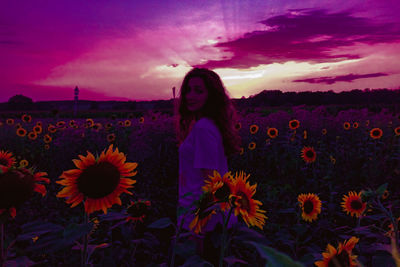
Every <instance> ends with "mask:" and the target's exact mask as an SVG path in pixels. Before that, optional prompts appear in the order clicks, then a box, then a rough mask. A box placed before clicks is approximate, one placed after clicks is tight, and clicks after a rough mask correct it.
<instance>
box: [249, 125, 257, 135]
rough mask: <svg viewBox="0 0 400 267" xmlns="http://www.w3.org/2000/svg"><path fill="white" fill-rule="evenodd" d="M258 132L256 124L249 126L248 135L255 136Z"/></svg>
mask: <svg viewBox="0 0 400 267" xmlns="http://www.w3.org/2000/svg"><path fill="white" fill-rule="evenodd" d="M257 132H258V126H257V124H252V125H251V126H250V133H251V134H256V133H257Z"/></svg>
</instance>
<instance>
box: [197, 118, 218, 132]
mask: <svg viewBox="0 0 400 267" xmlns="http://www.w3.org/2000/svg"><path fill="white" fill-rule="evenodd" d="M195 127H196V128H203V129H204V128H207V129H218V128H217V126H216V125H215V122H214V121H213V120H212V119H210V118H207V117H203V118H201V119H199V120H198V121H197V122H196V124H195Z"/></svg>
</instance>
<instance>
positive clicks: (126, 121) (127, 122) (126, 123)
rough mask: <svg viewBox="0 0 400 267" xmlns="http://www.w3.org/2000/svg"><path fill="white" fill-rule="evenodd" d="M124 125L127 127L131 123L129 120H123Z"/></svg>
mask: <svg viewBox="0 0 400 267" xmlns="http://www.w3.org/2000/svg"><path fill="white" fill-rule="evenodd" d="M124 125H125V127H129V126H131V125H132V122H131V121H130V120H125V122H124Z"/></svg>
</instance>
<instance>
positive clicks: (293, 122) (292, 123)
mask: <svg viewBox="0 0 400 267" xmlns="http://www.w3.org/2000/svg"><path fill="white" fill-rule="evenodd" d="M299 127H300V122H299V121H298V120H296V119H293V120H291V121H289V128H290V129H292V130H296V129H297V128H299Z"/></svg>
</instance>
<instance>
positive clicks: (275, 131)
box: [267, 127, 278, 138]
mask: <svg viewBox="0 0 400 267" xmlns="http://www.w3.org/2000/svg"><path fill="white" fill-rule="evenodd" d="M267 134H268V136H269V137H270V138H276V137H277V136H278V129H276V128H273V127H271V128H268V130H267Z"/></svg>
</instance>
